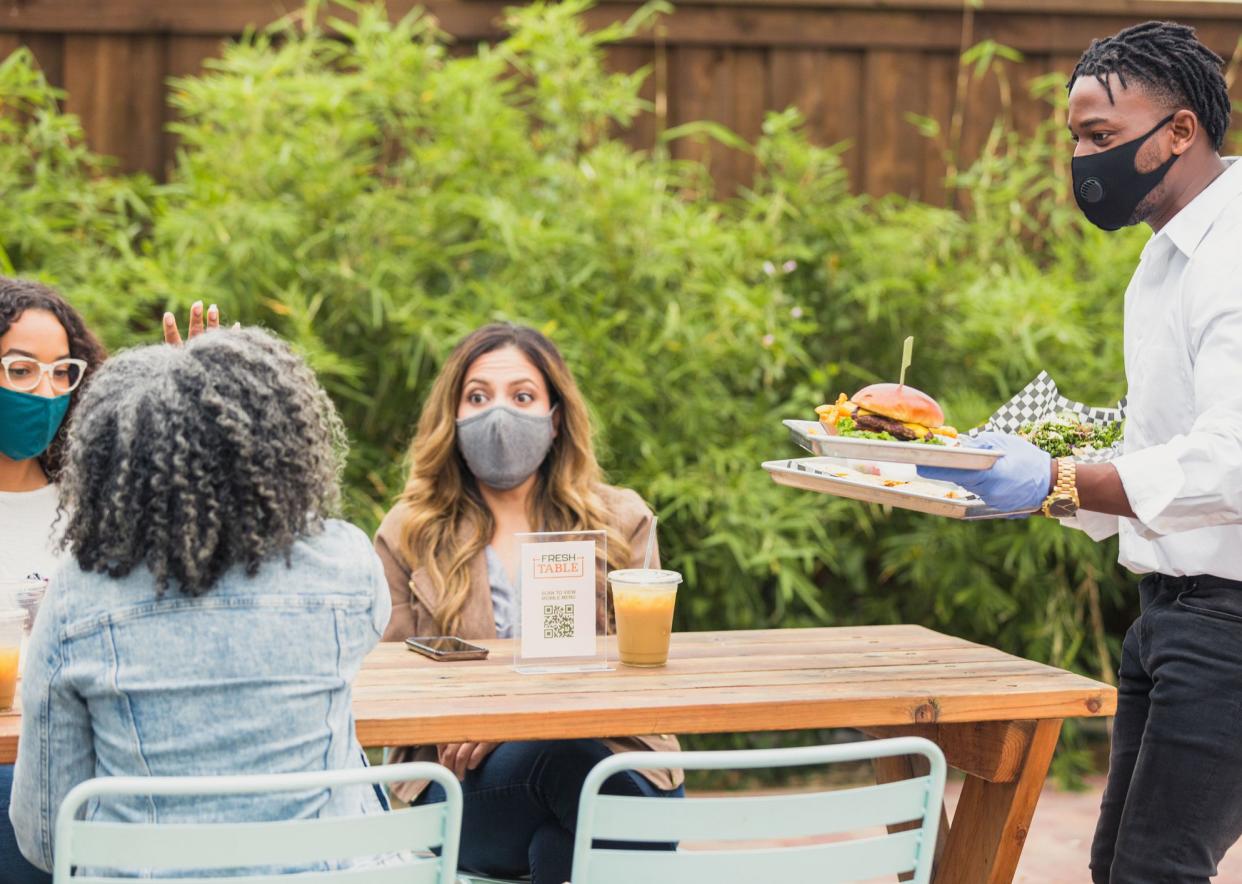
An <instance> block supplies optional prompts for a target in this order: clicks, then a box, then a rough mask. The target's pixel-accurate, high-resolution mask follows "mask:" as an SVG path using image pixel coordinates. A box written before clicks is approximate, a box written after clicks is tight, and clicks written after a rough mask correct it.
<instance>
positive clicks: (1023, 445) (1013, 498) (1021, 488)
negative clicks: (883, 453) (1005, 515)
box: [918, 433, 1052, 512]
mask: <svg viewBox="0 0 1242 884" xmlns="http://www.w3.org/2000/svg"><path fill="white" fill-rule="evenodd" d="M963 444H965V445H967V446H969V447H970V448H988V449H991V450H993V451H1003V452H1004V453H1005V456H1004V457H1002V458H1000V459H998V460H997V461H996V465H995V466H994V467H992V469H990V470H954V469H948V468H946V467H923V466H921V467H919V468H918V469H919V475H920V476H922V477H923V478H924V479H939V480H940V481H942V482H953V483H954V484H956V485H961V486H962V487H963V488H965V489H966V490H967V491H969V492H971V493H973V494H976V495H978V496H979V497H981V498H983V501H984V503H986V504H987V505H988V506H990V507H993V508H994V509H997V510H1000V511H1001V512H1021V511H1023V510H1034V509H1038V508H1039V507H1040V506H1041V505H1042V504H1043V502H1044V500H1045V499H1047V497H1048V494H1049V485H1050V483H1051V479H1052V458H1051V457H1049V456H1048V453H1047V452H1045V451H1043V450H1041V449H1039V448H1036V447H1035V446H1034V445H1032V444H1031V443H1030V442H1027V441H1026V440H1025V439H1022V438H1020V437H1018V436H1009V435H1006V434H1004V433H980V434H979V436H978V437H977V438H975V439H973V440H964V443H963Z"/></svg>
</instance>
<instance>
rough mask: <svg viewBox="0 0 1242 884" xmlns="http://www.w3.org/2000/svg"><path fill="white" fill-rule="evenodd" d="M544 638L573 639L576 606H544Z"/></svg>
mask: <svg viewBox="0 0 1242 884" xmlns="http://www.w3.org/2000/svg"><path fill="white" fill-rule="evenodd" d="M543 637H544V638H573V637H574V606H573V605H544V606H543Z"/></svg>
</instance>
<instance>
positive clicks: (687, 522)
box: [0, 0, 1142, 676]
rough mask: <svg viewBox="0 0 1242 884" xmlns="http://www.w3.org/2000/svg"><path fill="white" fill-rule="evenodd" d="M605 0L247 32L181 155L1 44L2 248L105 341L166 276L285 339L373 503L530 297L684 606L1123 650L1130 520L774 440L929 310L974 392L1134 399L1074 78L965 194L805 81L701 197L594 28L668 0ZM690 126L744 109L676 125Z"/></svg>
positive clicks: (181, 126)
mask: <svg viewBox="0 0 1242 884" xmlns="http://www.w3.org/2000/svg"><path fill="white" fill-rule="evenodd" d="M585 8H586V2H585V0H569V2H564V3H544V2H538V3H535V4H533V5H531V6H528V7H525V8H523V9H520V10H516V11H513V12H511V13H510V15H509V19H508V27H509V29H510V31H511V33H512V36H510V37H509V38H508V39H507V40H505V41H503V42H502V43H500V44H499V45H497V46H495V47H493V48H482V49H480V50H479V51H478V52H477V53H475V54H471V55H467V56H460V57H455V56H454V55H452V54H451V53H450V52H449V51H448V50H447V46H446V39H445V37H444V35H442V34H441V33H440V32H439V31H438V30H437V28H436V26H435V23H434V22H433V20H431V19H430V18H428V17H426V16H424V15H421V14H419V13H414V14H411V15H409V16H406V17H404V18H402V19H400V20H398V21H395V22H394V21H390V20H389V18H388V16H387V15H386V13H385V12H384V11H383V10H382V8H380V7H378V6H373V5H361V6H359V7H357V9H356V18H354V19H353V20H351V22H350V23H346V22H343V21H321V20H320V18H319V16H318V14H317V13H313V12H312V13H308V14H307V15H305V16H303V17H302V18H301V20H300V21H298V22H297V23H295V24H286V25H284V26H283V28H282V30H279V31H277V32H273V33H257V34H253V35H250V36H248V37H247V38H245V39H244V40H242V41H240V42H239V43H237V44H235V45H233V46H232V47H231V48H230V49H229V50H228V51H227V53H226V54H225V56H224V57H223V58H222V59H221V60H219V61H216V62H213V63H211V65H210V68H209V70H208V71H207V72H206V73H205V74H204V75H202V76H199V77H192V78H186V79H182V80H178V81H176V83H175V87H176V88H175V94H174V103H175V105H176V109H177V111H178V113H179V116H180V119H181V122H179V123H178V124H177V125H176V131H177V133H178V134H179V135H180V137H181V149H180V153H179V155H178V160H177V165H176V169H175V171H174V173H173V174H172V176H171V179H170V180H169V182H168V183H167V184H166V185H160V186H153V185H152V184H151V183H150V182H147V181H144V180H142V179H138V178H128V177H125V176H121V175H114V174H109V173H108V171H107V169H106V168H104V167H103V166H102V165H101V163H100V161H99V160H98V159H97V158H95V157H93V156H91V155H90V154H89V153H88V152H87V151H86V150H85V149H84V148H83V147H82V140H81V132H80V130H79V128H78V125H77V123H76V121H75V120H74V119H73V118H72V117H68V116H65V115H63V114H61V113H59V112H58V111H57V110H56V107H55V103H54V100H55V97H56V96H55V93H54V92H53V91H52V90H50V89H49V88H48V87H47V85H46V83H45V82H43V80H42V78H41V77H40V76H38V74H37V73H36V72H35V71H33V70H32V68H31V64H30V61H31V60H30V58H29V57H28V56H26V55H25V54H19V55H15V56H13V57H11V58H10V59H9V60H8V62H6V63H5V64H4V65H3V66H2V67H0V101H3V102H4V104H5V105H6V108H7V109H12V110H15V111H16V113H9V114H5V115H0V182H2V184H0V186H3V188H4V197H5V198H4V200H3V201H2V202H0V205H2V206H3V208H0V246H2V247H3V250H4V252H3V255H4V256H6V257H4V259H3V260H4V261H6V262H7V265H8V266H6V269H8V267H9V266H11V268H12V269H13V270H15V271H16V272H19V273H27V274H39V275H41V276H44V277H46V278H48V279H50V280H52V281H54V282H56V283H58V284H59V285H61V286H62V287H63V288H64V289H65V290H66V291H67V292H68V293H69V294H70V295H71V296H73V297H74V298H75V299H77V300H78V301H79V302H80V303H81V304H82V306H83V308H84V309H85V311H86V312H87V313H88V315H89V317H90V319H91V321H92V322H94V323H95V324H96V325H97V326H98V327H99V328H100V329H102V331H103V332H104V333H105V335H106V336H107V338H108V340H109V341H110V343H111V344H113V345H122V344H132V343H135V342H138V341H142V340H154V339H156V338H157V337H158V333H157V331H156V329H157V324H158V317H159V314H160V312H161V311H162V310H163V309H164V308H165V307H167V306H176V307H178V308H182V309H183V308H184V307H185V306H187V305H188V304H189V303H190V302H191V301H192V300H194V299H198V298H201V299H204V300H205V301H207V302H209V303H211V302H214V303H218V304H219V305H220V307H221V310H222V311H223V315H224V316H225V318H226V319H227V320H228V321H232V320H240V321H241V322H243V323H246V324H261V325H264V326H268V327H270V328H272V329H274V330H276V331H278V332H279V333H281V334H283V335H285V336H287V337H289V338H290V339H292V340H293V341H295V342H296V344H297V345H298V346H299V347H300V348H301V349H302V350H303V351H304V352H305V353H306V354H307V355H308V357H309V358H310V360H311V361H312V362H313V364H314V365H315V367H316V368H317V369H318V371H319V372H320V374H321V377H322V378H323V380H324V383H325V384H326V385H327V386H328V387H329V389H330V390H331V392H332V393H333V395H334V397H335V398H336V401H337V402H338V404H339V407H340V409H341V412H342V415H343V417H344V419H345V422H346V425H347V426H348V427H349V429H350V432H351V435H352V439H353V443H354V449H353V454H352V457H351V460H350V465H349V471H348V475H347V480H348V495H347V514H348V515H349V516H350V517H351V518H353V519H355V520H356V521H358V522H359V523H360V524H362V525H363V526H364V527H366V528H368V529H371V528H374V526H375V525H376V524H377V523H378V520H379V518H380V517H381V515H382V514H383V512H384V510H385V508H386V507H387V506H388V505H389V504H390V502H391V501H392V499H393V497H394V495H395V494H396V493H397V492H398V491H399V489H400V487H401V483H402V478H403V476H402V473H403V467H402V458H403V454H404V448H405V445H406V443H407V441H408V439H409V436H410V434H411V431H412V427H413V425H414V422H415V419H416V416H417V415H418V413H419V408H420V404H421V401H422V398H423V396H424V395H425V393H426V391H427V389H428V387H429V384H430V381H431V379H432V378H433V377H434V375H435V372H436V370H437V367H438V366H439V364H440V363H441V361H442V360H443V358H444V357H445V355H446V354H447V352H448V351H449V349H450V348H451V347H452V345H453V343H454V342H455V341H456V340H457V339H458V338H459V337H460V336H461V335H462V334H464V333H465V332H467V331H469V330H470V329H472V328H474V327H475V326H477V325H479V324H481V323H484V322H488V321H490V320H495V319H512V320H517V321H521V322H526V323H529V324H532V325H534V326H536V327H538V328H540V329H542V330H544V331H545V332H547V333H549V334H550V335H551V336H552V337H553V338H554V339H555V340H556V341H557V342H558V344H559V345H560V346H561V347H562V349H563V350H564V351H565V354H566V356H567V358H568V360H569V363H570V365H571V366H573V368H574V370H575V373H576V375H577V377H578V379H579V381H580V383H581V385H582V387H583V389H584V391H585V392H586V394H587V396H588V398H589V400H590V402H591V403H592V404H593V408H594V414H595V417H596V425H597V428H598V431H599V437H600V442H601V451H602V452H603V454H602V457H603V462H604V464H605V467H606V469H607V470H608V473H609V475H610V476H611V477H612V479H613V480H614V481H616V482H618V483H621V484H625V485H628V486H632V487H634V488H636V489H638V490H639V491H640V492H641V493H642V494H643V495H644V496H645V497H646V498H647V499H648V500H649V501H650V502H651V503H652V505H653V506H654V507H655V508H656V509H657V510H658V511H659V514H660V517H661V541H662V547H663V549H664V551H665V554H666V557H667V560H668V562H669V564H670V565H672V566H673V567H676V568H679V569H680V570H682V571H683V572H684V573H685V575H686V590H685V591H684V592H683V593H682V597H681V599H682V600H681V602H680V605H679V611H678V617H679V625H680V627H681V628H693V629H710V628H728V627H733V628H745V627H762V626H773V625H782V626H805V625H819V624H855V623H892V622H912V623H923V624H926V625H928V626H931V627H934V628H936V629H940V630H944V631H946V632H950V633H954V634H957V635H961V636H965V637H967V638H971V639H975V640H978V641H982V642H986V643H988V644H992V645H997V646H1000V647H1002V648H1005V649H1007V650H1010V651H1013V652H1015V653H1019V654H1023V655H1026V656H1030V657H1034V658H1037V659H1041V660H1046V661H1048V662H1051V663H1054V664H1056V665H1058V666H1065V667H1070V668H1074V669H1079V670H1082V671H1086V672H1088V673H1091V674H1093V675H1097V676H1099V675H1101V674H1105V673H1111V671H1112V669H1113V663H1112V661H1111V660H1110V659H1109V655H1110V654H1111V655H1114V656H1115V654H1116V653H1117V644H1118V640H1119V637H1120V634H1121V629H1122V627H1123V626H1124V624H1125V622H1126V618H1127V617H1128V615H1129V611H1130V609H1131V607H1132V606H1133V595H1134V594H1133V592H1132V590H1131V589H1130V587H1129V582H1128V580H1127V578H1125V577H1124V576H1123V574H1122V573H1120V571H1119V570H1118V568H1117V566H1116V564H1115V557H1116V551H1115V548H1114V547H1113V546H1112V545H1110V544H1105V545H1095V544H1093V543H1091V542H1090V541H1088V540H1087V539H1086V538H1085V537H1084V536H1080V535H1078V534H1075V533H1072V532H1068V531H1064V530H1062V529H1060V528H1059V527H1058V526H1056V525H1055V524H1050V523H1047V522H1044V521H1041V520H1030V521H1026V522H1018V523H1010V522H1006V523H998V524H988V525H962V524H957V523H954V522H951V521H948V520H939V519H933V518H929V517H924V516H917V515H911V514H907V513H888V512H883V511H881V510H879V509H875V508H868V507H865V506H861V505H856V504H853V503H848V502H844V501H839V500H834V499H831V498H827V497H820V496H816V495H812V494H807V493H802V492H797V491H792V490H789V489H785V488H781V487H778V486H776V485H774V484H773V483H772V482H771V481H770V480H769V479H768V477H767V475H766V474H765V473H764V472H763V471H762V470H761V469H760V468H759V464H760V463H761V462H762V461H764V460H769V459H774V458H780V457H792V456H797V454H798V452H797V451H796V450H794V449H792V448H791V446H790V444H789V443H788V440H787V438H786V436H785V433H784V430H783V429H782V427H781V424H780V420H781V419H782V418H785V417H806V416H809V415H810V414H811V413H812V409H813V408H814V407H815V406H817V405H819V404H821V403H822V402H825V401H831V400H832V399H834V398H835V397H836V394H837V393H838V392H847V393H851V392H853V391H854V389H856V388H857V387H858V386H861V385H862V384H864V383H868V382H872V381H876V380H881V379H891V378H892V377H893V375H894V374H895V373H896V371H897V369H898V367H899V357H900V341H901V340H902V338H904V337H905V335H907V334H914V335H916V336H917V338H918V344H917V347H916V350H915V360H914V365H913V368H912V371H911V374H910V380H911V381H912V382H913V383H914V384H916V385H918V386H920V387H922V388H924V389H927V390H929V391H931V392H932V393H934V394H935V395H937V396H938V397H939V398H940V399H941V401H942V402H943V403H944V404H945V406H946V411H947V413H948V414H949V417H950V419H951V420H952V421H954V422H956V423H958V424H959V425H962V426H969V425H971V424H973V423H975V422H977V421H980V420H982V419H983V418H984V417H986V415H987V414H988V413H989V412H990V410H991V409H992V408H994V407H995V406H996V405H997V404H998V403H999V402H1001V401H1003V400H1004V399H1006V398H1008V397H1009V396H1010V395H1011V394H1012V393H1013V392H1014V391H1015V390H1016V389H1017V388H1018V387H1019V386H1020V385H1022V384H1023V383H1025V382H1026V381H1027V380H1029V379H1030V378H1031V377H1033V376H1034V375H1035V374H1036V373H1037V372H1038V371H1039V370H1040V369H1047V370H1049V371H1050V372H1051V373H1052V374H1053V375H1054V376H1055V377H1056V378H1057V379H1058V380H1059V381H1060V382H1061V384H1062V387H1063V389H1064V392H1065V393H1066V394H1067V395H1069V396H1072V397H1074V398H1077V399H1082V400H1085V401H1089V402H1112V401H1115V400H1116V399H1117V398H1118V396H1119V394H1120V393H1121V392H1122V385H1123V375H1122V365H1121V351H1120V338H1121V321H1120V319H1121V294H1122V292H1123V291H1124V288H1125V283H1126V280H1127V277H1128V275H1129V273H1130V272H1131V270H1132V268H1133V266H1134V264H1135V262H1136V259H1137V254H1138V249H1139V248H1140V246H1141V240H1142V235H1141V234H1140V233H1135V232H1131V233H1126V234H1123V235H1120V236H1114V237H1107V236H1105V235H1103V234H1102V233H1100V232H1099V231H1096V230H1094V229H1093V228H1089V227H1088V226H1087V225H1086V224H1085V223H1083V222H1082V221H1081V219H1080V218H1079V215H1078V213H1077V211H1076V210H1075V209H1074V207H1073V205H1072V202H1070V201H1069V200H1068V199H1067V194H1068V186H1067V182H1066V179H1065V176H1066V172H1065V166H1066V163H1065V157H1066V154H1067V153H1068V146H1067V144H1066V142H1065V141H1064V140H1063V139H1064V136H1063V124H1059V123H1058V122H1057V120H1056V117H1057V115H1058V113H1059V111H1058V110H1057V108H1056V107H1054V106H1051V105H1050V109H1049V114H1050V122H1049V124H1048V125H1047V126H1046V127H1044V128H1043V129H1041V130H1040V132H1039V133H1038V134H1037V135H1036V136H1035V137H1033V138H1020V137H1018V136H1017V135H1015V134H1013V133H1012V131H1011V130H1009V129H1006V128H1004V127H1001V128H998V130H997V131H996V132H994V133H993V138H992V139H991V140H990V141H989V144H988V147H987V150H986V151H985V154H984V156H983V157H982V158H980V159H979V160H978V161H977V162H975V163H973V164H972V165H971V166H970V167H969V168H968V169H966V170H965V171H963V172H961V173H959V174H958V176H957V178H956V179H955V180H953V181H952V182H950V183H951V184H952V186H953V188H954V192H955V194H956V196H957V198H958V203H959V205H961V206H963V207H964V208H962V209H961V210H952V209H944V208H935V207H931V206H926V205H920V204H917V203H911V202H909V201H905V200H902V199H897V198H886V199H882V200H871V199H868V198H865V197H859V196H854V195H851V193H850V191H849V189H848V185H847V181H846V175H845V172H844V171H843V168H842V165H841V163H840V162H839V153H840V151H841V150H842V149H843V148H822V147H816V146H812V145H811V144H809V143H808V141H807V140H806V138H805V137H804V135H803V134H802V132H801V122H802V121H801V119H800V117H799V116H798V114H797V112H796V111H793V110H790V111H786V112H783V113H776V114H772V115H771V116H769V118H768V119H767V121H766V123H765V125H764V130H763V135H762V137H761V138H760V140H759V141H758V142H757V143H756V144H754V145H753V146H750V148H749V149H753V151H754V154H755V157H756V160H757V164H758V175H757V179H756V181H755V182H754V185H753V187H752V188H751V189H750V190H748V191H746V192H745V193H743V194H742V195H741V196H740V197H738V198H736V199H734V200H731V201H728V202H720V201H714V200H712V199H710V198H708V197H706V196H703V195H702V194H705V193H708V192H710V191H709V188H707V187H705V186H704V183H705V181H706V180H707V176H706V172H705V170H704V169H703V168H702V167H701V166H700V165H696V164H693V163H684V162H678V161H674V160H672V159H671V158H670V157H669V155H668V153H667V151H665V150H664V149H662V148H661V149H658V150H656V151H655V152H653V153H651V154H645V153H639V152H634V151H632V150H630V149H628V148H627V147H625V146H624V145H623V144H622V143H621V142H619V141H618V140H616V138H615V137H614V135H613V131H614V129H615V127H616V126H618V125H622V126H623V125H625V124H626V123H628V122H629V121H630V120H632V119H633V117H634V115H635V114H636V113H638V112H639V111H640V110H641V109H642V107H643V103H642V101H641V100H640V99H639V97H638V87H639V85H640V83H641V80H642V74H641V73H640V74H638V75H626V74H609V73H607V72H606V70H605V67H604V66H603V64H602V62H601V53H602V46H603V44H604V43H605V42H607V41H611V40H616V39H620V38H623V37H625V36H626V35H627V34H629V33H631V32H632V31H633V30H634V29H636V28H639V27H643V26H644V25H645V24H646V23H647V22H648V21H649V20H650V17H651V16H652V14H653V13H654V12H655V11H656V10H655V8H653V7H645V8H643V9H642V10H640V11H639V12H638V13H636V14H635V16H634V18H633V19H632V20H631V21H630V22H629V23H627V24H625V25H619V26H616V27H614V28H612V29H610V30H609V31H607V32H606V33H603V34H600V33H596V34H590V33H588V32H587V31H586V30H585V28H584V26H583V24H582V13H583V12H584V10H585ZM329 30H334V31H335V36H331V35H330V34H329V33H328V31H329ZM1011 57H1012V56H1011V54H1010V53H1008V52H1007V51H1006V50H1005V49H1004V47H999V46H996V45H990V46H985V47H984V48H982V49H980V50H978V51H976V52H975V53H974V55H973V56H972V58H971V60H970V63H971V64H972V65H974V66H977V67H979V71H980V72H981V73H986V71H990V70H992V69H993V68H994V67H995V66H996V65H1000V64H1003V63H1004V61H1005V60H1006V59H1009V58H1011ZM985 69H986V70H985ZM922 128H923V130H924V132H925V134H927V135H928V136H929V137H937V136H938V135H939V134H940V132H939V127H931V126H928V125H925V124H924V125H923V127H922ZM699 134H709V135H712V134H714V135H715V137H720V138H723V139H725V140H728V139H729V138H733V139H736V136H733V135H732V133H727V132H718V131H716V129H715V128H713V127H701V126H691V127H687V128H685V129H684V130H683V131H674V132H670V133H666V138H669V139H671V138H677V137H688V136H692V135H699Z"/></svg>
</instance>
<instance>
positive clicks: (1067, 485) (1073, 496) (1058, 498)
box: [1043, 457, 1078, 519]
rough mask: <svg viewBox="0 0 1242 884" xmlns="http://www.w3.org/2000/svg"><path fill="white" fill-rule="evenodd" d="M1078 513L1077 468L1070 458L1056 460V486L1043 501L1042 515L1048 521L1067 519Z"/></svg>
mask: <svg viewBox="0 0 1242 884" xmlns="http://www.w3.org/2000/svg"><path fill="white" fill-rule="evenodd" d="M1077 512H1078V468H1077V466H1076V465H1075V463H1074V459H1073V458H1072V457H1059V458H1057V484H1055V485H1053V486H1052V493H1051V494H1049V495H1048V498H1047V500H1045V501H1044V506H1043V513H1044V515H1045V516H1047V517H1048V518H1050V519H1068V518H1070V517H1071V516H1073V515H1074V514H1075V513H1077Z"/></svg>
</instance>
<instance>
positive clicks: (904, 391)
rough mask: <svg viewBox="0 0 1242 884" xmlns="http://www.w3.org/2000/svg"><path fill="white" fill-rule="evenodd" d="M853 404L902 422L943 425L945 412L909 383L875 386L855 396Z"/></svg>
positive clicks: (925, 425) (926, 425) (933, 425)
mask: <svg viewBox="0 0 1242 884" xmlns="http://www.w3.org/2000/svg"><path fill="white" fill-rule="evenodd" d="M850 401H851V402H853V403H854V404H855V405H857V406H858V407H859V408H865V409H866V410H867V411H870V412H872V413H874V414H879V415H882V416H884V417H889V418H892V419H893V420H896V421H902V422H903V423H910V424H921V425H922V426H924V427H939V426H941V425H943V424H944V411H943V410H941V408H940V405H939V404H938V403H937V402H936V400H935V399H933V398H932V397H930V396H928V395H927V394H926V393H924V392H923V391H922V390H916V389H915V388H914V387H911V386H910V385H908V384H906V385H898V384H872V385H871V386H869V387H863V388H862V389H861V390H859V391H858V392H857V393H855V394H854V395H853V396H852V397H851V398H850Z"/></svg>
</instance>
